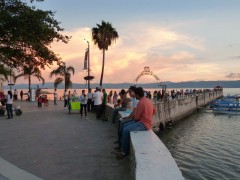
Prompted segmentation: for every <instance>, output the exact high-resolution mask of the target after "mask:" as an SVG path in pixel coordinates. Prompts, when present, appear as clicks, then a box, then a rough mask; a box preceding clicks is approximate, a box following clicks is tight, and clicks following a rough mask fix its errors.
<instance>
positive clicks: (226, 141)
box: [159, 89, 240, 180]
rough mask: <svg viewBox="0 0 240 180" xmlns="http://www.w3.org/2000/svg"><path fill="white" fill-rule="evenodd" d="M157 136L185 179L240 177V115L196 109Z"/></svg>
mask: <svg viewBox="0 0 240 180" xmlns="http://www.w3.org/2000/svg"><path fill="white" fill-rule="evenodd" d="M237 93H239V94H240V89H225V90H224V94H237ZM159 136H160V139H161V140H162V141H163V142H164V144H165V145H166V146H167V147H168V149H169V150H170V152H171V153H172V155H173V157H174V159H175V160H176V162H177V164H178V167H179V168H180V170H181V171H182V173H183V176H184V177H185V179H191V180H192V179H214V180H215V179H220V180H222V179H231V180H234V179H236V180H237V179H240V115H231V116H229V115H223V114H213V113H207V112H203V111H199V112H196V113H195V114H193V115H192V116H191V117H189V118H187V119H185V120H184V121H182V122H180V123H178V124H176V125H175V126H174V127H173V128H172V129H171V130H167V131H165V132H163V134H160V135H159Z"/></svg>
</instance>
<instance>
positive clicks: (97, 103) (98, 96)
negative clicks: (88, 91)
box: [93, 87, 103, 119]
mask: <svg viewBox="0 0 240 180" xmlns="http://www.w3.org/2000/svg"><path fill="white" fill-rule="evenodd" d="M102 97H103V94H102V92H101V90H100V89H99V87H96V91H95V92H94V94H93V98H94V109H95V111H96V118H97V119H100V117H101V104H102Z"/></svg>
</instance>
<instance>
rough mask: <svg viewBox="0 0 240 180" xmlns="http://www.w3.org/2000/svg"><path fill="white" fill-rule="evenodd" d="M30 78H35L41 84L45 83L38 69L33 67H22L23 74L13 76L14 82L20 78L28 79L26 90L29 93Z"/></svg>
mask: <svg viewBox="0 0 240 180" xmlns="http://www.w3.org/2000/svg"><path fill="white" fill-rule="evenodd" d="M32 76H34V77H36V78H37V79H38V80H39V81H42V84H44V83H45V79H44V78H43V77H42V73H41V70H40V69H39V68H38V67H33V66H29V67H24V68H23V72H22V73H21V74H19V75H17V76H15V80H17V79H19V78H20V77H24V78H25V79H28V90H29V92H31V84H32V79H31V77H32Z"/></svg>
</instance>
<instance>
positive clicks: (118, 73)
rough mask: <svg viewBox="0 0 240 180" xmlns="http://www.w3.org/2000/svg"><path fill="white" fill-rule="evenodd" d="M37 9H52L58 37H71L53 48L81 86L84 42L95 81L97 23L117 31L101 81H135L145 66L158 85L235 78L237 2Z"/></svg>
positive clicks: (53, 2)
mask: <svg viewBox="0 0 240 180" xmlns="http://www.w3.org/2000/svg"><path fill="white" fill-rule="evenodd" d="M36 6H37V7H38V8H40V9H45V10H52V11H55V12H56V13H55V18H56V19H57V20H58V21H60V22H61V27H63V28H64V29H65V31H64V32H63V34H65V35H69V36H72V39H71V40H70V42H69V43H68V44H63V43H54V44H52V49H53V50H54V51H55V52H56V53H57V54H59V56H60V57H61V58H62V59H63V60H64V61H65V62H66V63H67V65H71V66H74V67H75V69H76V74H75V75H74V76H73V78H72V80H73V82H74V83H85V82H84V80H83V76H85V75H86V74H87V73H86V72H85V71H83V60H84V53H85V49H86V48H87V43H86V42H85V41H84V38H86V39H88V40H89V41H90V62H91V69H92V74H93V75H94V76H95V77H96V78H95V80H93V82H94V83H98V82H99V79H100V73H101V63H102V53H101V51H100V50H99V49H98V48H97V46H95V45H94V44H93V42H92V41H91V28H92V27H95V26H96V23H101V20H104V21H108V22H110V23H112V26H113V27H114V28H116V30H117V32H118V33H119V39H118V40H117V41H116V43H114V44H113V46H111V47H110V48H109V50H108V51H107V52H106V66H105V74H104V80H103V82H104V83H110V82H111V83H122V82H134V79H135V78H136V77H137V76H138V74H139V73H140V72H141V71H143V69H144V67H145V66H149V67H150V69H151V70H152V71H153V72H154V73H155V74H156V75H157V76H158V77H159V78H160V79H161V81H173V82H180V81H198V80H230V79H235V80H236V79H240V75H239V73H240V70H239V67H240V1H237V0H201V1H197V0H195V1H193V0H151V1H150V0H148V1H147V0H128V1H127V0H121V1H114V0H102V1H100V0H45V2H41V3H36ZM52 68H54V67H52ZM50 71H51V70H46V71H44V78H45V79H46V82H49V81H53V80H54V79H49V72H50ZM33 81H34V82H38V81H37V80H36V79H33ZM25 82H26V83H27V81H25ZM142 82H150V83H152V82H155V79H153V78H152V77H148V76H146V77H143V78H141V79H140V80H139V83H142ZM18 83H21V82H20V81H19V82H18Z"/></svg>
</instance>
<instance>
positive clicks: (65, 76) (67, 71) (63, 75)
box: [50, 63, 75, 91]
mask: <svg viewBox="0 0 240 180" xmlns="http://www.w3.org/2000/svg"><path fill="white" fill-rule="evenodd" d="M74 72H75V69H74V67H72V66H68V67H66V64H65V63H63V64H61V65H59V67H58V68H57V69H55V70H53V71H52V72H50V77H51V78H52V77H53V76H60V77H57V79H55V81H54V88H55V89H57V86H58V85H59V84H61V83H62V82H64V86H65V88H64V89H65V91H66V90H67V89H68V88H69V87H71V86H72V81H71V73H72V74H73V75H74Z"/></svg>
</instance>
